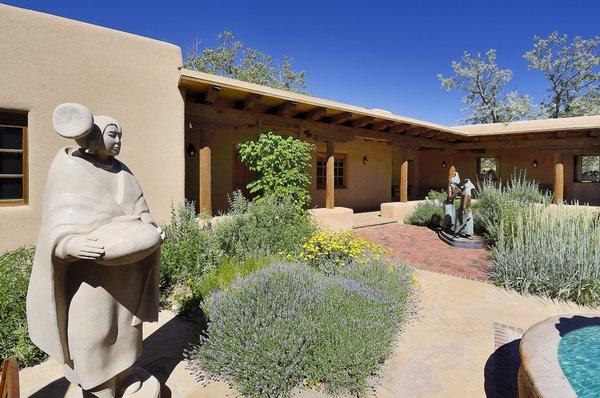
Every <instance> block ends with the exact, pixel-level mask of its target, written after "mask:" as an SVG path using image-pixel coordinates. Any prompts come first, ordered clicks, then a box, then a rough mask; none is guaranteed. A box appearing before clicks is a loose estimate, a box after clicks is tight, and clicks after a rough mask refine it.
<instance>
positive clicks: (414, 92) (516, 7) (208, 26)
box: [7, 0, 600, 124]
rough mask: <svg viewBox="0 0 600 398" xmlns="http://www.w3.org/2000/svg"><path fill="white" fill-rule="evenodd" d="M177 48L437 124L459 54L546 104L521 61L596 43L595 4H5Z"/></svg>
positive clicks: (598, 11)
mask: <svg viewBox="0 0 600 398" xmlns="http://www.w3.org/2000/svg"><path fill="white" fill-rule="evenodd" d="M7 4H11V5H15V6H18V7H23V8H28V9H33V10H37V11H42V12H47V13H50V14H55V15H60V16H64V17H67V18H72V19H77V20H80V21H85V22H89V23H93V24H97V25H101V26H106V27H109V28H113V29H119V30H123V31H126V32H131V33H135V34H139V35H143V36H148V37H152V38H155V39H158V40H163V41H167V42H170V43H174V44H177V45H179V46H181V47H182V48H184V52H185V51H186V49H187V48H189V47H190V46H191V44H192V43H193V41H194V39H195V38H196V37H199V38H201V39H202V42H203V44H204V45H206V46H214V45H215V43H216V35H217V34H218V33H220V32H222V31H224V30H231V31H233V32H234V33H235V34H236V36H237V37H238V38H239V39H241V40H242V41H244V42H245V43H246V44H247V45H248V46H249V47H254V48H258V49H260V50H262V51H263V52H266V53H268V54H270V55H272V56H274V57H275V58H282V57H283V56H284V55H288V56H291V57H292V58H293V59H294V61H295V67H296V69H304V70H306V72H307V83H308V90H309V92H310V93H311V94H313V95H316V96H319V97H323V98H327V99H334V100H339V101H343V102H347V103H350V104H354V105H360V106H366V107H370V108H373V107H377V108H383V109H388V110H390V111H392V112H394V113H397V114H400V115H405V116H410V117H414V118H419V119H423V120H427V121H431V122H437V123H442V124H456V123H457V122H458V121H459V119H461V117H463V114H462V112H461V111H460V108H461V103H460V94H459V93H456V92H446V91H445V90H443V89H442V88H441V87H440V83H439V81H438V79H437V78H436V74H437V73H443V74H448V73H450V63H451V61H452V60H453V59H458V58H459V57H460V55H461V54H462V52H463V51H464V50H468V51H471V52H476V51H481V52H485V51H486V50H487V49H489V48H495V49H496V50H497V62H498V64H499V65H500V66H501V67H508V68H511V69H512V70H513V72H514V78H513V80H512V82H511V87H510V89H518V90H519V91H520V92H523V93H528V94H530V95H531V96H533V98H534V100H535V101H536V102H539V101H541V100H542V98H543V96H544V93H545V89H546V83H545V81H544V78H543V76H542V75H541V74H539V73H538V72H532V71H528V70H527V63H526V61H525V60H524V59H523V58H522V55H523V53H524V52H525V51H527V50H528V49H529V48H530V47H531V42H532V38H533V35H534V34H538V35H547V34H548V33H550V32H551V31H553V30H558V31H559V32H561V33H566V34H568V35H569V36H573V35H580V36H583V37H591V36H594V35H600V23H599V22H598V21H599V20H598V16H599V15H600V1H598V0H570V1H569V0H563V1H556V0H535V1H530V0H521V1H512V0H508V1H506V0H502V1H500V0H498V1H494V2H492V1H485V0H479V1H460V0H439V1H424V0H415V1H410V2H407V1H377V0H370V1H351V0H348V1H335V2H334V1H324V0H321V1H312V0H310V1H294V2H291V1H258V0H253V1H236V0H230V1H210V2H209V1H205V0H203V1H169V2H150V1H145V2H142V1H124V0H120V1H114V0H102V1H89V0H76V1H73V0H68V1H8V2H7Z"/></svg>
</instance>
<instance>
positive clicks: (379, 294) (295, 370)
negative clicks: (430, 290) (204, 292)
mask: <svg viewBox="0 0 600 398" xmlns="http://www.w3.org/2000/svg"><path fill="white" fill-rule="evenodd" d="M411 286H412V285H411V273H410V271H409V270H408V269H407V268H406V267H404V266H401V265H397V266H393V265H391V264H385V263H384V264H370V265H365V266H360V267H359V266H350V267H347V268H345V269H344V270H343V271H341V272H340V273H339V274H338V275H336V276H326V275H324V274H322V273H319V272H318V271H316V270H314V269H312V268H309V267H307V266H305V265H302V264H275V265H271V266H269V267H267V268H265V269H263V270H260V271H258V272H255V273H254V274H251V275H249V276H247V277H245V278H243V279H238V280H237V281H235V282H234V283H233V284H232V285H231V286H230V287H229V288H227V289H225V290H223V291H221V292H219V293H217V294H213V295H212V298H211V300H210V301H209V302H208V303H206V310H207V312H208V316H209V318H210V323H209V326H208V330H207V334H206V336H204V337H202V338H201V342H200V344H199V345H198V346H196V347H195V348H194V349H193V350H192V351H190V352H189V353H188V356H189V359H190V360H191V363H192V367H193V369H194V372H195V374H196V375H197V377H198V378H199V379H207V378H208V379H221V380H225V381H227V382H229V383H232V384H233V385H234V386H235V387H236V388H237V390H238V391H239V392H240V393H241V394H243V395H244V396H246V397H287V396H290V395H291V393H292V390H293V389H294V388H295V387H314V386H317V385H318V386H322V387H324V388H325V390H326V391H327V392H329V393H332V394H352V395H357V396H359V395H362V394H364V392H365V390H366V388H367V378H368V377H369V376H370V375H372V374H374V373H376V372H377V370H378V369H379V367H380V366H381V363H382V362H383V360H385V359H386V358H387V357H388V356H389V355H390V353H391V352H392V349H393V342H394V339H395V336H396V334H397V332H398V330H399V328H400V326H401V325H402V322H403V321H404V319H405V314H406V309H407V307H408V303H409V301H410V298H411V297H412V295H411Z"/></svg>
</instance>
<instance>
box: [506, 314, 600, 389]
mask: <svg viewBox="0 0 600 398" xmlns="http://www.w3.org/2000/svg"><path fill="white" fill-rule="evenodd" d="M519 355H520V357H521V366H520V368H519V381H518V386H519V387H518V388H519V398H528V397H543V398H549V397H577V396H579V397H586V396H588V397H592V396H594V397H596V396H600V317H597V316H584V315H563V316H554V317H551V318H548V319H546V320H544V321H542V322H539V323H536V324H535V325H533V326H532V327H530V328H529V330H527V332H525V334H524V335H523V338H522V340H521V344H520V346H519Z"/></svg>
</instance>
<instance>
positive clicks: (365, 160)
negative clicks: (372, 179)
mask: <svg viewBox="0 0 600 398" xmlns="http://www.w3.org/2000/svg"><path fill="white" fill-rule="evenodd" d="M362 162H363V164H367V163H368V162H369V159H367V155H365V156H363V159H362Z"/></svg>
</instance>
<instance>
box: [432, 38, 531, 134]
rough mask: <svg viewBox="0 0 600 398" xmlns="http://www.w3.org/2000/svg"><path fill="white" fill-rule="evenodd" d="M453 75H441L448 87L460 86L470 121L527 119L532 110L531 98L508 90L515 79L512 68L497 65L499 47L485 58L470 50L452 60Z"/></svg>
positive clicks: (447, 88) (488, 52) (467, 119)
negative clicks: (507, 87)
mask: <svg viewBox="0 0 600 398" xmlns="http://www.w3.org/2000/svg"><path fill="white" fill-rule="evenodd" d="M452 70H453V72H454V75H452V76H449V77H444V76H442V75H441V74H438V79H440V81H441V83H442V87H444V88H445V89H446V90H452V89H458V90H460V91H462V92H463V93H464V97H463V99H462V102H463V104H464V105H465V106H466V110H468V111H470V114H469V116H467V118H465V119H464V122H465V123H467V124H477V123H499V122H510V121H512V120H519V119H523V118H527V117H528V116H529V115H530V113H531V110H532V106H531V98H530V97H529V96H527V95H519V94H518V93H517V92H516V91H511V92H509V93H505V86H506V85H507V84H508V82H510V80H511V79H512V71H511V70H510V69H500V68H499V67H498V65H497V64H496V50H493V49H491V50H488V51H487V52H486V53H485V58H483V57H482V56H481V54H480V53H477V54H476V55H475V56H473V55H471V54H470V53H468V52H467V51H465V52H464V53H463V56H462V59H461V60H460V61H452Z"/></svg>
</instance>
